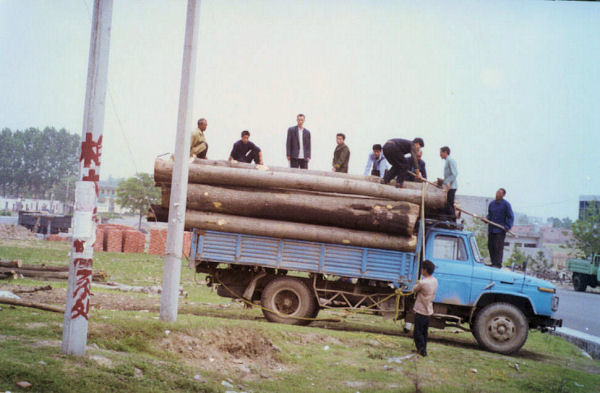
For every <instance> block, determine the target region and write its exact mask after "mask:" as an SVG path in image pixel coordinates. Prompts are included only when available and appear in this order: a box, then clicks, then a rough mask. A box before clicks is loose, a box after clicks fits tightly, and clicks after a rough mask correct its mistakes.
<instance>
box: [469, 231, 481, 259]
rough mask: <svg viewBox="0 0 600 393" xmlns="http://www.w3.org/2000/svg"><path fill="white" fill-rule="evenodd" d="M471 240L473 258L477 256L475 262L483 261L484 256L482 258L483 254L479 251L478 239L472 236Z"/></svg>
mask: <svg viewBox="0 0 600 393" xmlns="http://www.w3.org/2000/svg"><path fill="white" fill-rule="evenodd" d="M470 240H471V249H472V250H473V258H475V262H479V263H482V262H483V258H481V254H480V253H479V247H477V241H476V240H475V236H471V237H470Z"/></svg>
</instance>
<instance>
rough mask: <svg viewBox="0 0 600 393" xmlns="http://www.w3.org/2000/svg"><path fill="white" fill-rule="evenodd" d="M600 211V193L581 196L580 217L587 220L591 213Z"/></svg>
mask: <svg viewBox="0 0 600 393" xmlns="http://www.w3.org/2000/svg"><path fill="white" fill-rule="evenodd" d="M599 213H600V195H580V196H579V219H580V220H585V219H586V218H588V217H589V216H590V215H594V214H596V215H597V214H599Z"/></svg>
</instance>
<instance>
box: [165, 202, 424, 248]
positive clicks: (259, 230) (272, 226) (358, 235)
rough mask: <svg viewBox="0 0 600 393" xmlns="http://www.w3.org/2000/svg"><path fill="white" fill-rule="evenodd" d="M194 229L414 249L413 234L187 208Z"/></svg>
mask: <svg viewBox="0 0 600 393" xmlns="http://www.w3.org/2000/svg"><path fill="white" fill-rule="evenodd" d="M155 212H156V213H157V215H158V218H159V221H160V219H163V220H166V219H167V218H168V215H169V213H168V209H165V208H161V207H158V206H157V207H156V209H155ZM194 228H198V229H206V230H212V231H221V232H234V233H244V234H247V235H257V236H270V237H276V238H282V239H296V240H307V241H315V242H324V243H337V244H346V245H352V246H358V247H369V248H384V249H388V250H399V251H407V252H414V251H415V248H416V245H417V239H416V237H415V236H392V235H388V234H385V233H375V232H365V231H357V230H353V229H345V228H337V227H326V226H321V225H312V224H300V223H295V222H287V221H277V220H266V219H260V218H252V217H239V216H232V215H228V214H218V213H204V212H200V211H196V210H187V212H186V214H185V229H187V230H191V229H194Z"/></svg>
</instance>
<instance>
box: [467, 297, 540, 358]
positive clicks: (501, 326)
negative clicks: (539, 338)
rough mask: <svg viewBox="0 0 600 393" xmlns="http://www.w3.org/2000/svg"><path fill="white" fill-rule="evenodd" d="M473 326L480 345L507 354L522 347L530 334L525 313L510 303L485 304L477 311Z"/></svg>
mask: <svg viewBox="0 0 600 393" xmlns="http://www.w3.org/2000/svg"><path fill="white" fill-rule="evenodd" d="M473 327H474V330H473V335H474V336H475V339H476V340H477V342H478V343H479V345H480V346H482V347H483V348H485V349H487V350H488V351H492V352H498V353H502V354H505V355H508V354H511V353H514V352H516V351H518V350H519V349H521V347H522V346H523V344H525V341H526V340H527V335H528V334H529V325H528V324H527V319H526V318H525V315H523V313H522V312H521V310H519V309H518V308H517V307H515V306H513V305H512V304H509V303H492V304H489V305H487V306H485V307H484V308H483V309H482V310H481V311H480V312H478V313H477V318H476V320H475V324H474V326H473Z"/></svg>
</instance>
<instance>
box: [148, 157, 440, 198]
mask: <svg viewBox="0 0 600 393" xmlns="http://www.w3.org/2000/svg"><path fill="white" fill-rule="evenodd" d="M172 171H173V162H172V161H167V160H161V159H157V160H156V161H155V165H154V180H155V181H156V182H159V183H160V182H167V183H168V182H170V181H171V174H172ZM188 182H189V183H198V184H211V185H217V186H220V185H228V186H241V187H254V188H286V189H300V190H308V191H323V192H334V193H341V194H352V195H366V196H371V197H377V198H383V199H391V200H393V201H406V202H412V203H416V204H418V205H420V204H421V191H418V190H409V189H404V188H396V187H392V186H388V185H383V184H376V183H371V182H368V181H360V180H353V179H342V178H337V177H326V176H315V175H304V174H302V175H300V174H296V173H283V172H273V171H261V170H257V169H241V168H226V167H218V166H211V165H200V164H190V170H189V179H188ZM442 195H443V196H444V197H441V196H442ZM445 203H446V198H445V194H439V193H435V194H433V193H427V194H426V196H425V205H426V206H427V207H433V208H440V207H443V206H444V205H445Z"/></svg>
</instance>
